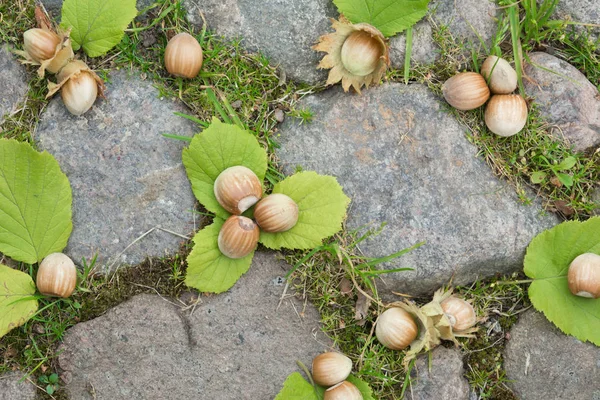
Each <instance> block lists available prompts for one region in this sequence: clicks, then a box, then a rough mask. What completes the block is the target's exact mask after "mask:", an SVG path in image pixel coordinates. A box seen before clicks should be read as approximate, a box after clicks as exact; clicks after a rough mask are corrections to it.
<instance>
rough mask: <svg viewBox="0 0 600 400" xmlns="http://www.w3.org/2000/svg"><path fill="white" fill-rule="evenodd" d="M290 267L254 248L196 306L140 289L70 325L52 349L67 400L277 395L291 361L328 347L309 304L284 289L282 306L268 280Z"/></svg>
mask: <svg viewBox="0 0 600 400" xmlns="http://www.w3.org/2000/svg"><path fill="white" fill-rule="evenodd" d="M288 269H289V266H288V265H287V264H285V263H284V262H281V261H277V260H275V258H274V256H273V255H272V254H267V253H262V252H259V253H256V255H255V258H254V261H253V264H252V267H251V268H250V271H249V272H248V273H246V274H245V275H244V276H242V278H241V279H240V280H239V281H238V282H237V283H236V285H235V286H234V287H233V288H232V289H230V290H229V291H228V292H226V293H223V294H220V295H215V296H207V297H204V296H201V297H200V302H199V303H198V305H197V306H195V307H193V306H189V307H187V310H182V309H180V306H181V305H174V304H173V302H172V301H169V300H168V299H163V298H160V297H158V296H154V295H141V296H136V297H134V298H133V299H132V300H130V301H128V302H126V303H123V304H121V305H119V306H117V307H115V308H114V309H112V310H109V311H108V312H107V313H106V314H105V315H103V316H101V317H99V318H97V319H95V320H92V321H88V322H85V323H81V324H78V325H76V326H75V327H73V328H71V329H70V330H69V331H68V332H67V334H66V335H65V339H64V342H63V345H62V348H61V350H62V353H60V355H59V365H60V367H61V368H62V369H64V370H65V372H64V373H63V375H66V376H68V379H69V382H68V384H67V385H66V389H67V391H68V392H69V394H70V396H71V398H72V399H78V400H85V399H92V398H94V399H97V400H103V399H110V400H121V399H125V400H129V399H155V398H161V399H165V400H170V399H173V400H175V399H219V400H230V399H231V400H233V399H235V400H238V399H272V398H274V397H275V395H276V394H277V393H278V392H279V390H281V387H282V386H283V382H284V380H285V379H286V377H287V376H288V375H289V374H290V373H292V372H294V371H296V370H297V369H298V368H297V366H296V360H301V361H302V362H303V363H304V364H306V365H310V362H311V360H312V358H313V357H314V356H315V355H317V354H318V353H319V352H321V351H323V350H326V349H327V348H328V346H329V340H327V339H325V338H324V337H323V335H322V333H320V329H319V322H318V321H319V314H318V312H317V310H316V309H315V308H314V307H313V306H312V305H310V304H306V303H305V302H303V301H301V300H299V299H297V298H296V297H294V296H291V295H290V291H289V290H288V292H287V295H286V296H285V297H284V298H283V300H282V301H281V305H280V306H279V303H280V299H281V296H282V293H283V290H284V289H283V287H282V286H280V285H276V284H274V281H275V280H276V278H277V277H278V276H281V275H284V274H285V273H286V271H287V270H288ZM324 343H327V344H324ZM90 388H94V392H95V397H92V396H91V395H90ZM157 393H160V395H157Z"/></svg>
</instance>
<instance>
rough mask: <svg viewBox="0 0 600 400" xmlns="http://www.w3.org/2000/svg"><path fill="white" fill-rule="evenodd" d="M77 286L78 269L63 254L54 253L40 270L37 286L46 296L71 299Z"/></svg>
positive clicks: (43, 262) (47, 258)
mask: <svg viewBox="0 0 600 400" xmlns="http://www.w3.org/2000/svg"><path fill="white" fill-rule="evenodd" d="M76 285H77V268H76V267H75V264H74V263H73V261H72V260H71V259H70V258H69V257H68V256H66V255H64V254H63V253H52V254H50V255H48V256H46V258H44V259H43V260H42V262H41V263H40V267H39V268H38V272H37V277H36V286H37V288H38V290H39V291H40V293H42V294H44V295H46V296H58V297H64V298H66V297H69V296H70V295H71V294H73V291H74V290H75V286H76Z"/></svg>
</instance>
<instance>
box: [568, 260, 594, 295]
mask: <svg viewBox="0 0 600 400" xmlns="http://www.w3.org/2000/svg"><path fill="white" fill-rule="evenodd" d="M567 279H568V281H569V290H570V291H571V293H573V294H574V295H576V296H580V297H587V298H590V299H598V298H600V255H598V254H594V253H584V254H581V255H579V256H577V257H576V258H575V259H574V260H573V261H572V262H571V265H570V266H569V273H568V275H567Z"/></svg>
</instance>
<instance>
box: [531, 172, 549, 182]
mask: <svg viewBox="0 0 600 400" xmlns="http://www.w3.org/2000/svg"><path fill="white" fill-rule="evenodd" d="M544 179H546V173H545V172H544V171H536V172H534V173H532V174H531V183H542V182H543V181H544Z"/></svg>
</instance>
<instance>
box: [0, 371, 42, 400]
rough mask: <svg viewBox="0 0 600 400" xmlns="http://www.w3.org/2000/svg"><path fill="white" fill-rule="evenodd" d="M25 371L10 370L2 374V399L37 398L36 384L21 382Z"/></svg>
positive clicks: (0, 378)
mask: <svg viewBox="0 0 600 400" xmlns="http://www.w3.org/2000/svg"><path fill="white" fill-rule="evenodd" d="M23 375H24V374H23V373H20V372H9V373H7V374H3V375H0V398H1V399H2V400H35V398H36V396H35V386H33V385H32V384H30V383H29V382H27V381H25V382H19V381H20V380H21V378H22V377H23Z"/></svg>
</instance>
